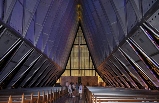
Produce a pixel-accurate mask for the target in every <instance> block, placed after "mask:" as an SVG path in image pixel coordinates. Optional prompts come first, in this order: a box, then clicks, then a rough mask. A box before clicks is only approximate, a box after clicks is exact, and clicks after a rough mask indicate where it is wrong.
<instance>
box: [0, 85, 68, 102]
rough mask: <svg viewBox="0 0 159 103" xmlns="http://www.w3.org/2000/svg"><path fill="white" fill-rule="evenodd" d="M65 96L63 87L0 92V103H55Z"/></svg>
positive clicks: (65, 91) (65, 92)
mask: <svg viewBox="0 0 159 103" xmlns="http://www.w3.org/2000/svg"><path fill="white" fill-rule="evenodd" d="M66 94H67V90H66V88H65V87H43V88H19V89H5V90H0V103H55V102H56V101H57V100H58V99H60V98H61V97H62V96H64V95H66Z"/></svg>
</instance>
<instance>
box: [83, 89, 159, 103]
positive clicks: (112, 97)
mask: <svg viewBox="0 0 159 103" xmlns="http://www.w3.org/2000/svg"><path fill="white" fill-rule="evenodd" d="M85 94H86V101H87V103H118V102H119V103H141V102H142V103H143V102H144V103H154V102H157V103H159V91H156V90H142V89H140V90H139V89H129V88H109V87H89V86H87V87H86V89H85Z"/></svg>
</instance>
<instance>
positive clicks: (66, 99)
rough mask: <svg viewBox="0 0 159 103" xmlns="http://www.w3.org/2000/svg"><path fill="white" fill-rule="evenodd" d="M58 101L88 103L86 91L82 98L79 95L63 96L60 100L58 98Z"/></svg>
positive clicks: (63, 102)
mask: <svg viewBox="0 0 159 103" xmlns="http://www.w3.org/2000/svg"><path fill="white" fill-rule="evenodd" d="M56 103H86V102H85V96H84V93H83V94H82V99H80V98H79V96H78V95H76V96H75V97H68V96H65V97H62V98H61V99H60V100H58V101H57V102H56Z"/></svg>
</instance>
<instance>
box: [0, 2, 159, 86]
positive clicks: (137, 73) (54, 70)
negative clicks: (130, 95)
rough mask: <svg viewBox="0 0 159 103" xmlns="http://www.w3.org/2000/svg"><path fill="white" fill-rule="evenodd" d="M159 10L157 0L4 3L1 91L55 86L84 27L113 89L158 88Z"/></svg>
mask: <svg viewBox="0 0 159 103" xmlns="http://www.w3.org/2000/svg"><path fill="white" fill-rule="evenodd" d="M158 7H159V1H158V0H1V1H0V49H1V50H0V78H1V79H0V87H1V89H3V88H18V87H35V86H41V87H42V86H51V85H53V84H54V83H55V82H56V80H57V79H58V78H59V77H60V76H61V75H62V73H63V72H64V70H65V67H66V64H67V61H68V57H69V54H70V52H71V47H72V45H73V41H74V39H75V35H76V32H77V29H78V26H79V25H80V26H81V27H82V30H83V34H84V36H85V38H86V42H87V44H88V48H89V51H90V53H91V56H92V59H93V63H94V65H95V68H96V70H97V72H98V73H99V75H100V76H101V77H102V78H103V80H104V81H105V82H106V83H107V84H108V85H111V86H115V87H119V86H120V87H126V88H151V89H158V87H159V82H158V80H159V65H158V63H159V59H158V58H159V52H158V49H159V48H158V45H159V43H158V42H159V41H158V38H159V36H158V29H159V24H158V23H157V22H156V21H158V18H159V10H158V9H159V8H158Z"/></svg>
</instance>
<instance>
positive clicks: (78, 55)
mask: <svg viewBox="0 0 159 103" xmlns="http://www.w3.org/2000/svg"><path fill="white" fill-rule="evenodd" d="M62 76H98V74H97V73H96V71H95V67H94V65H93V62H92V58H91V55H90V52H89V50H88V47H87V43H86V41H85V38H84V34H83V31H82V28H81V26H79V28H78V31H77V34H76V37H75V40H74V43H73V46H72V49H71V53H70V56H69V60H68V63H67V66H66V70H65V72H64V73H63V75H62Z"/></svg>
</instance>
